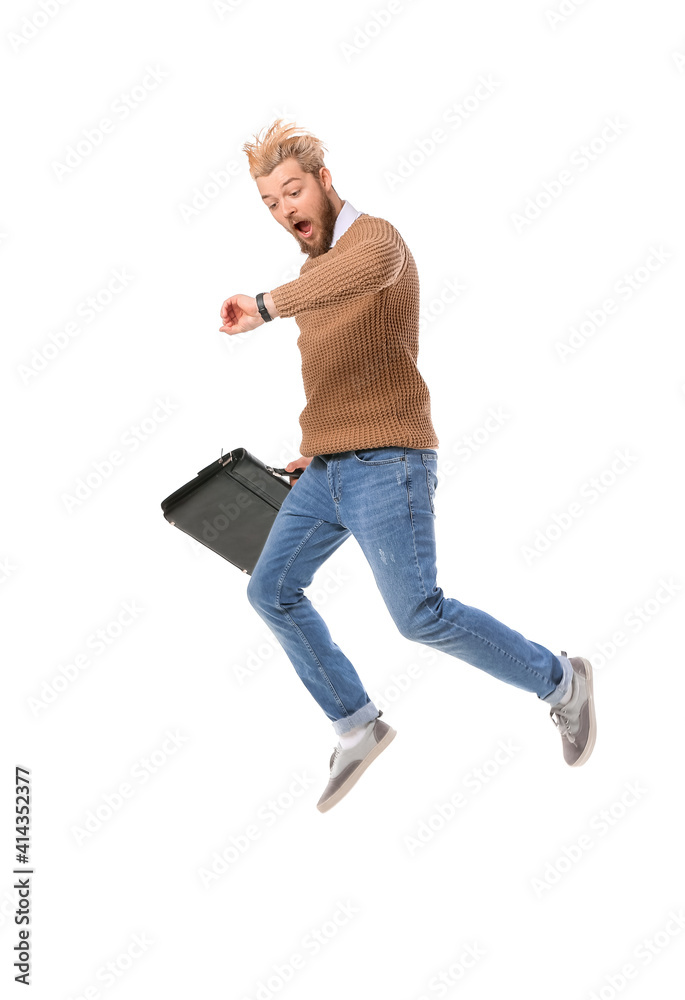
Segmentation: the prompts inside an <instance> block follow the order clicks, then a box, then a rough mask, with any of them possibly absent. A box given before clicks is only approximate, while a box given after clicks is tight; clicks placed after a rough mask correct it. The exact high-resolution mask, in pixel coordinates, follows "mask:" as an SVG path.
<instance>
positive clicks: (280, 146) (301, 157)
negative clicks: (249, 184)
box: [242, 118, 327, 180]
mask: <svg viewBox="0 0 685 1000" xmlns="http://www.w3.org/2000/svg"><path fill="white" fill-rule="evenodd" d="M283 122H284V119H283V118H277V119H276V121H275V122H274V123H273V124H272V125H270V126H269V127H268V128H267V131H266V134H265V135H264V136H263V137H262V138H261V139H260V138H259V134H256V135H255V140H256V141H255V142H246V143H245V144H244V145H243V147H242V148H243V152H244V153H246V154H247V159H248V162H249V166H250V176H251V177H252V180H256V179H257V178H258V177H265V176H266V175H268V174H270V173H271V171H272V170H273V169H274V168H275V167H277V166H278V164H279V163H282V161H283V160H287V159H288V157H290V156H294V157H295V159H296V160H297V162H298V163H299V165H300V167H301V169H302V170H304V171H305V173H308V174H314V176H315V177H317V178H318V176H319V171H320V170H321V167H323V166H324V162H323V151H324V149H326V148H327V147H326V146H324V144H323V143H322V142H321V140H320V139H317V138H316V136H315V135H312V134H311V133H310V132H306V131H305V130H304V129H300V128H298V127H297V125H294V124H293V125H287V124H283ZM296 133H302V134H299V135H298V134H296Z"/></svg>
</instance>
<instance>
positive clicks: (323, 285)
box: [271, 230, 406, 318]
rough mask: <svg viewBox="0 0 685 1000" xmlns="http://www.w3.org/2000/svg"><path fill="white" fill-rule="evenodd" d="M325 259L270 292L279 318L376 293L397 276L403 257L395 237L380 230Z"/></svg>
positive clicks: (398, 239) (398, 240) (393, 234)
mask: <svg viewBox="0 0 685 1000" xmlns="http://www.w3.org/2000/svg"><path fill="white" fill-rule="evenodd" d="M326 256H327V255H326V254H324V255H323V256H322V258H321V260H320V261H319V262H318V263H317V264H316V265H315V266H314V267H312V268H310V270H308V271H306V272H305V273H304V274H301V275H300V277H299V278H295V280H294V281H288V282H287V283H286V284H284V285H279V286H278V287H277V288H273V289H272V290H271V297H272V298H273V300H274V304H275V306H276V308H277V309H278V312H279V314H280V315H281V316H282V317H284V318H285V317H287V316H294V315H295V314H296V313H302V312H307V310H310V309H318V308H319V307H321V306H328V305H334V304H336V303H342V302H347V301H349V300H350V299H356V298H359V297H360V296H362V295H369V294H373V293H374V292H379V291H380V290H381V289H382V288H387V286H388V285H391V284H393V282H394V281H395V280H396V279H397V277H398V276H399V275H400V273H401V271H402V268H403V267H404V263H405V256H406V255H405V250H404V244H403V241H402V240H401V238H400V237H399V234H398V233H397V232H396V231H395V230H390V231H389V232H388V231H385V230H383V231H380V232H375V233H373V234H372V235H371V236H370V237H367V238H366V239H364V240H363V241H361V242H356V243H354V244H352V245H351V246H350V247H349V248H347V249H345V250H344V251H343V252H341V253H337V254H335V255H334V256H332V257H330V258H329V259H326ZM314 259H315V260H316V258H314Z"/></svg>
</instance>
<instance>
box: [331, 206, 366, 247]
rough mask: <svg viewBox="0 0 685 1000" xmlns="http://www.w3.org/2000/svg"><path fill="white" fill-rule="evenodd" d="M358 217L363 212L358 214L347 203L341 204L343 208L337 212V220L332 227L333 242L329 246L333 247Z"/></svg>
mask: <svg viewBox="0 0 685 1000" xmlns="http://www.w3.org/2000/svg"><path fill="white" fill-rule="evenodd" d="M360 215H363V212H358V211H357V209H356V208H355V207H354V205H351V204H350V202H349V201H345V202H343V207H342V208H341V209H340V211H339V212H338V218H337V219H336V220H335V226H334V227H333V242H332V243H331V246H334V245H335V243H336V242H337V241H338V240H339V239H340V237H341V236H342V234H343V233H344V232H345V230H346V229H349V228H350V226H351V225H352V223H353V222H354V220H355V219H358V218H359V216H360Z"/></svg>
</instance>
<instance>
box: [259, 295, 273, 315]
mask: <svg viewBox="0 0 685 1000" xmlns="http://www.w3.org/2000/svg"><path fill="white" fill-rule="evenodd" d="M257 308H258V309H259V315H260V316H261V317H262V319H263V320H264V322H265V323H270V322H271V320H272V319H273V316H270V315H269V310H268V309H267V308H266V306H265V305H264V292H259V294H258V295H257Z"/></svg>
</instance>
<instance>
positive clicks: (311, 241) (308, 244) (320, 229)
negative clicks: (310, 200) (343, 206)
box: [290, 187, 337, 257]
mask: <svg viewBox="0 0 685 1000" xmlns="http://www.w3.org/2000/svg"><path fill="white" fill-rule="evenodd" d="M296 218H302V222H301V223H300V224H299V226H298V224H297V223H294V222H291V223H290V231H291V233H292V234H293V236H294V237H295V239H296V240H297V242H298V243H299V244H300V250H301V251H302V253H306V254H308V256H310V257H319V256H320V255H321V254H322V253H327V252H328V251H329V250H330V248H331V243H332V242H333V230H334V228H335V220H336V218H337V214H336V211H335V209H334V207H333V204H332V202H331V200H330V198H329V197H328V195H327V194H326V191H325V189H324V188H323V187H320V188H319V204H318V206H317V210H316V211H315V213H313V214H312V217H311V218H306V217H300V216H299V215H297V216H296ZM305 223H309V224H310V226H311V236H307V237H305V236H303V235H302V234H301V232H300V229H304V230H305V232H307V231H308V227H307V226H306V225H305Z"/></svg>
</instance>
